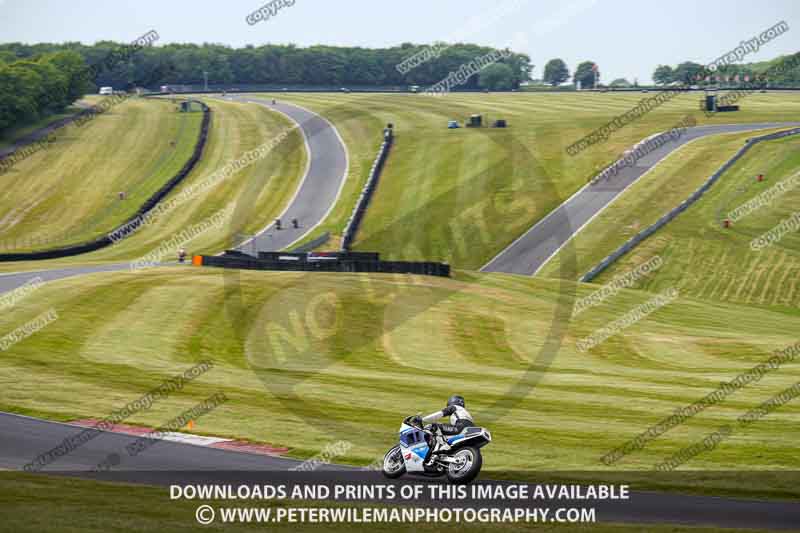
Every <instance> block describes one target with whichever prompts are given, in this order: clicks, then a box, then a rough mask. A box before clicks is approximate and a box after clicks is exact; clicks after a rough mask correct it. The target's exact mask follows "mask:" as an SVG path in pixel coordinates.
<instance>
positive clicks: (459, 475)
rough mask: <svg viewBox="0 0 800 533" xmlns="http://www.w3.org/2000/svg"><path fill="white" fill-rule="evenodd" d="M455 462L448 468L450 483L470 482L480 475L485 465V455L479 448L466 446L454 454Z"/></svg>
mask: <svg viewBox="0 0 800 533" xmlns="http://www.w3.org/2000/svg"><path fill="white" fill-rule="evenodd" d="M452 457H453V459H455V462H453V463H450V466H448V468H447V479H448V480H449V481H450V483H455V484H465V483H469V482H470V481H472V480H473V479H475V478H476V477H477V476H478V473H479V472H480V471H481V465H483V457H482V456H481V451H480V450H479V449H478V448H473V447H472V446H464V447H463V448H459V449H458V451H456V452H455V453H454V454H453V455H452Z"/></svg>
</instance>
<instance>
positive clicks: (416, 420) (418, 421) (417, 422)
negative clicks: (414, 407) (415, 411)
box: [411, 416, 422, 426]
mask: <svg viewBox="0 0 800 533" xmlns="http://www.w3.org/2000/svg"><path fill="white" fill-rule="evenodd" d="M411 421H412V422H414V425H415V426H421V425H422V417H421V416H415V417H414V418H413V419H412V420H411Z"/></svg>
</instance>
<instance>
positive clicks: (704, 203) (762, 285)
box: [547, 137, 800, 313]
mask: <svg viewBox="0 0 800 533" xmlns="http://www.w3.org/2000/svg"><path fill="white" fill-rule="evenodd" d="M708 141H709V140H707V139H706V140H701V141H698V142H697V143H693V145H691V146H688V147H686V148H685V149H684V150H682V151H681V154H678V155H677V156H676V157H675V158H670V160H669V161H667V162H665V163H664V164H663V165H662V166H660V167H658V168H657V169H656V170H655V171H654V172H653V173H652V175H649V176H648V177H647V178H646V179H645V180H643V181H642V182H641V183H639V184H637V185H635V186H634V187H632V188H631V189H630V190H629V191H628V192H626V193H625V195H624V196H623V197H621V198H620V199H619V200H618V201H617V203H616V204H615V205H613V206H612V207H611V208H609V209H608V210H607V211H606V212H604V213H603V214H602V215H600V216H599V217H597V218H596V219H595V220H594V221H593V222H592V223H591V224H590V225H589V226H587V227H586V228H585V229H584V231H583V232H581V234H579V235H578V237H577V238H576V245H575V246H576V249H577V254H576V255H577V256H578V258H579V262H580V263H581V272H584V271H586V270H588V269H589V268H591V266H593V265H594V264H596V262H598V261H599V260H600V259H602V258H603V257H604V256H605V255H607V253H608V252H610V251H611V250H613V249H615V248H616V247H617V246H619V245H620V244H622V243H623V242H624V241H625V240H626V239H627V238H628V237H630V236H632V235H633V234H634V233H635V231H637V230H638V229H642V228H644V227H646V225H647V224H649V223H652V222H654V221H655V220H656V219H657V218H658V217H659V216H660V215H661V214H663V213H665V212H666V211H667V210H668V209H670V208H671V207H670V206H675V205H678V204H679V203H680V202H681V201H682V199H681V198H686V197H688V193H687V187H686V186H684V185H681V183H683V180H681V179H680V177H684V176H687V177H691V178H694V177H699V176H702V175H710V174H711V172H708V170H709V169H711V170H712V171H713V170H714V169H716V168H717V167H719V165H720V164H721V162H722V161H721V160H725V159H727V158H728V157H729V156H730V155H731V154H732V152H733V151H735V149H736V147H737V144H738V145H740V143H737V141H736V139H735V137H734V138H732V139H731V140H730V142H728V143H726V144H723V145H722V150H720V151H719V152H717V149H718V147H716V146H715V145H714V144H712V143H710V142H708ZM798 148H800V139H797V138H792V137H789V138H786V139H782V140H778V141H770V142H766V143H760V144H759V145H757V146H756V147H754V148H752V149H751V151H750V152H749V153H748V154H747V155H745V156H744V158H742V159H741V160H739V161H738V162H737V164H736V165H735V166H733V167H732V168H731V169H729V171H728V172H726V173H725V174H724V175H723V176H722V178H721V179H720V180H719V181H718V182H717V183H716V184H715V185H714V187H713V188H712V189H711V190H710V191H709V192H708V193H707V194H706V196H704V197H703V199H701V200H700V201H699V202H698V203H697V204H695V205H694V206H693V207H691V208H689V210H687V211H686V212H685V213H684V214H682V215H681V216H679V217H678V218H677V219H675V220H674V221H673V222H671V223H670V224H669V225H667V226H666V227H665V228H663V229H662V230H660V231H659V232H657V233H656V234H655V235H653V236H652V237H651V238H649V239H648V240H646V241H645V242H644V243H642V244H640V245H639V246H638V247H637V248H636V249H635V250H634V251H633V252H632V253H630V254H628V255H626V256H624V257H623V258H622V259H621V260H620V261H618V262H617V263H616V264H614V265H612V266H611V268H609V269H608V270H607V271H606V272H604V273H603V274H602V275H601V276H600V277H599V278H597V280H596V282H597V283H603V282H606V281H609V280H610V279H612V278H613V277H614V276H618V275H620V274H624V273H625V272H628V271H630V270H632V269H634V268H636V266H637V265H638V264H641V263H643V262H645V261H647V260H649V259H650V258H653V257H656V256H658V257H660V258H661V259H663V261H664V265H663V266H662V267H661V268H659V269H658V270H656V271H655V272H654V273H653V274H651V275H649V276H646V277H644V278H642V279H641V280H640V281H639V282H638V283H637V284H636V286H637V287H640V288H644V289H646V290H649V291H654V292H657V291H662V290H665V289H666V288H668V287H676V288H678V289H679V290H681V291H682V292H683V293H685V294H687V295H691V296H694V297H697V298H703V299H707V300H713V301H724V302H735V303H740V304H747V305H752V306H754V308H758V307H760V306H775V307H776V308H780V309H784V310H785V311H786V312H788V313H796V312H797V307H798V304H800V290H798V289H799V287H798V283H800V281H798V274H799V273H800V252H799V250H800V237H798V234H797V232H796V231H793V232H790V233H788V234H787V235H785V236H784V237H783V238H782V239H781V240H780V241H779V242H778V243H776V244H774V245H773V246H770V247H768V248H765V249H763V250H761V251H754V250H752V249H751V247H750V243H751V241H752V240H753V239H756V238H758V237H760V236H761V235H763V234H765V233H766V232H768V231H769V230H770V229H772V228H773V227H775V226H777V225H778V224H780V222H781V221H782V220H785V219H787V218H789V217H791V216H792V214H793V213H795V212H797V210H798V205H800V188H798V187H797V186H796V185H795V186H794V188H791V190H788V191H787V192H785V193H782V194H779V195H777V196H776V198H775V199H774V200H773V201H772V202H771V203H769V204H768V205H764V206H763V207H761V208H759V209H757V210H755V211H754V212H752V213H751V214H749V215H747V216H746V217H744V218H742V219H740V220H736V221H735V222H734V223H733V226H732V227H731V228H724V227H723V220H724V219H726V218H729V215H730V212H731V211H733V210H735V209H736V208H737V207H739V206H741V205H743V204H745V203H746V202H748V201H749V200H751V199H753V198H755V197H756V196H758V195H759V194H761V193H763V192H765V191H767V190H769V189H770V188H771V187H773V186H775V185H776V184H778V183H779V182H781V181H784V180H786V179H787V178H790V177H792V176H794V175H795V174H796V173H797V172H798V171H800V152H798ZM758 174H764V175H765V176H766V178H767V179H766V180H765V181H763V182H758V181H757V180H756V176H757V175H758ZM690 181H692V182H694V181H695V180H694V179H692V180H690ZM700 181H702V180H700ZM693 187H694V185H693V186H692V187H691V188H693ZM689 189H690V188H689ZM688 192H691V190H689V191H688ZM734 218H735V217H734ZM562 255H563V254H562ZM556 266H557V260H556V261H554V264H552V265H548V267H547V268H548V269H550V271H551V272H552V275H554V276H555V275H556V274H555V272H556V270H555V268H556Z"/></svg>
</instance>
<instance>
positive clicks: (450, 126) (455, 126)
mask: <svg viewBox="0 0 800 533" xmlns="http://www.w3.org/2000/svg"><path fill="white" fill-rule="evenodd" d="M460 127H461V126H459V124H458V121H457V120H449V121H448V122H447V128H448V129H451V130H455V129H458V128H460Z"/></svg>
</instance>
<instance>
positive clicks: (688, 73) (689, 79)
mask: <svg viewBox="0 0 800 533" xmlns="http://www.w3.org/2000/svg"><path fill="white" fill-rule="evenodd" d="M705 74H706V73H705V67H704V66H703V65H701V64H700V63H694V62H692V61H685V62H683V63H681V64H680V65H678V66H677V67H675V71H674V73H673V76H672V79H673V81H679V82H681V83H685V84H686V85H691V84H693V83H696V82H697V81H698V80H696V79H695V78H696V77H697V76H698V75H700V76H705Z"/></svg>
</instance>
